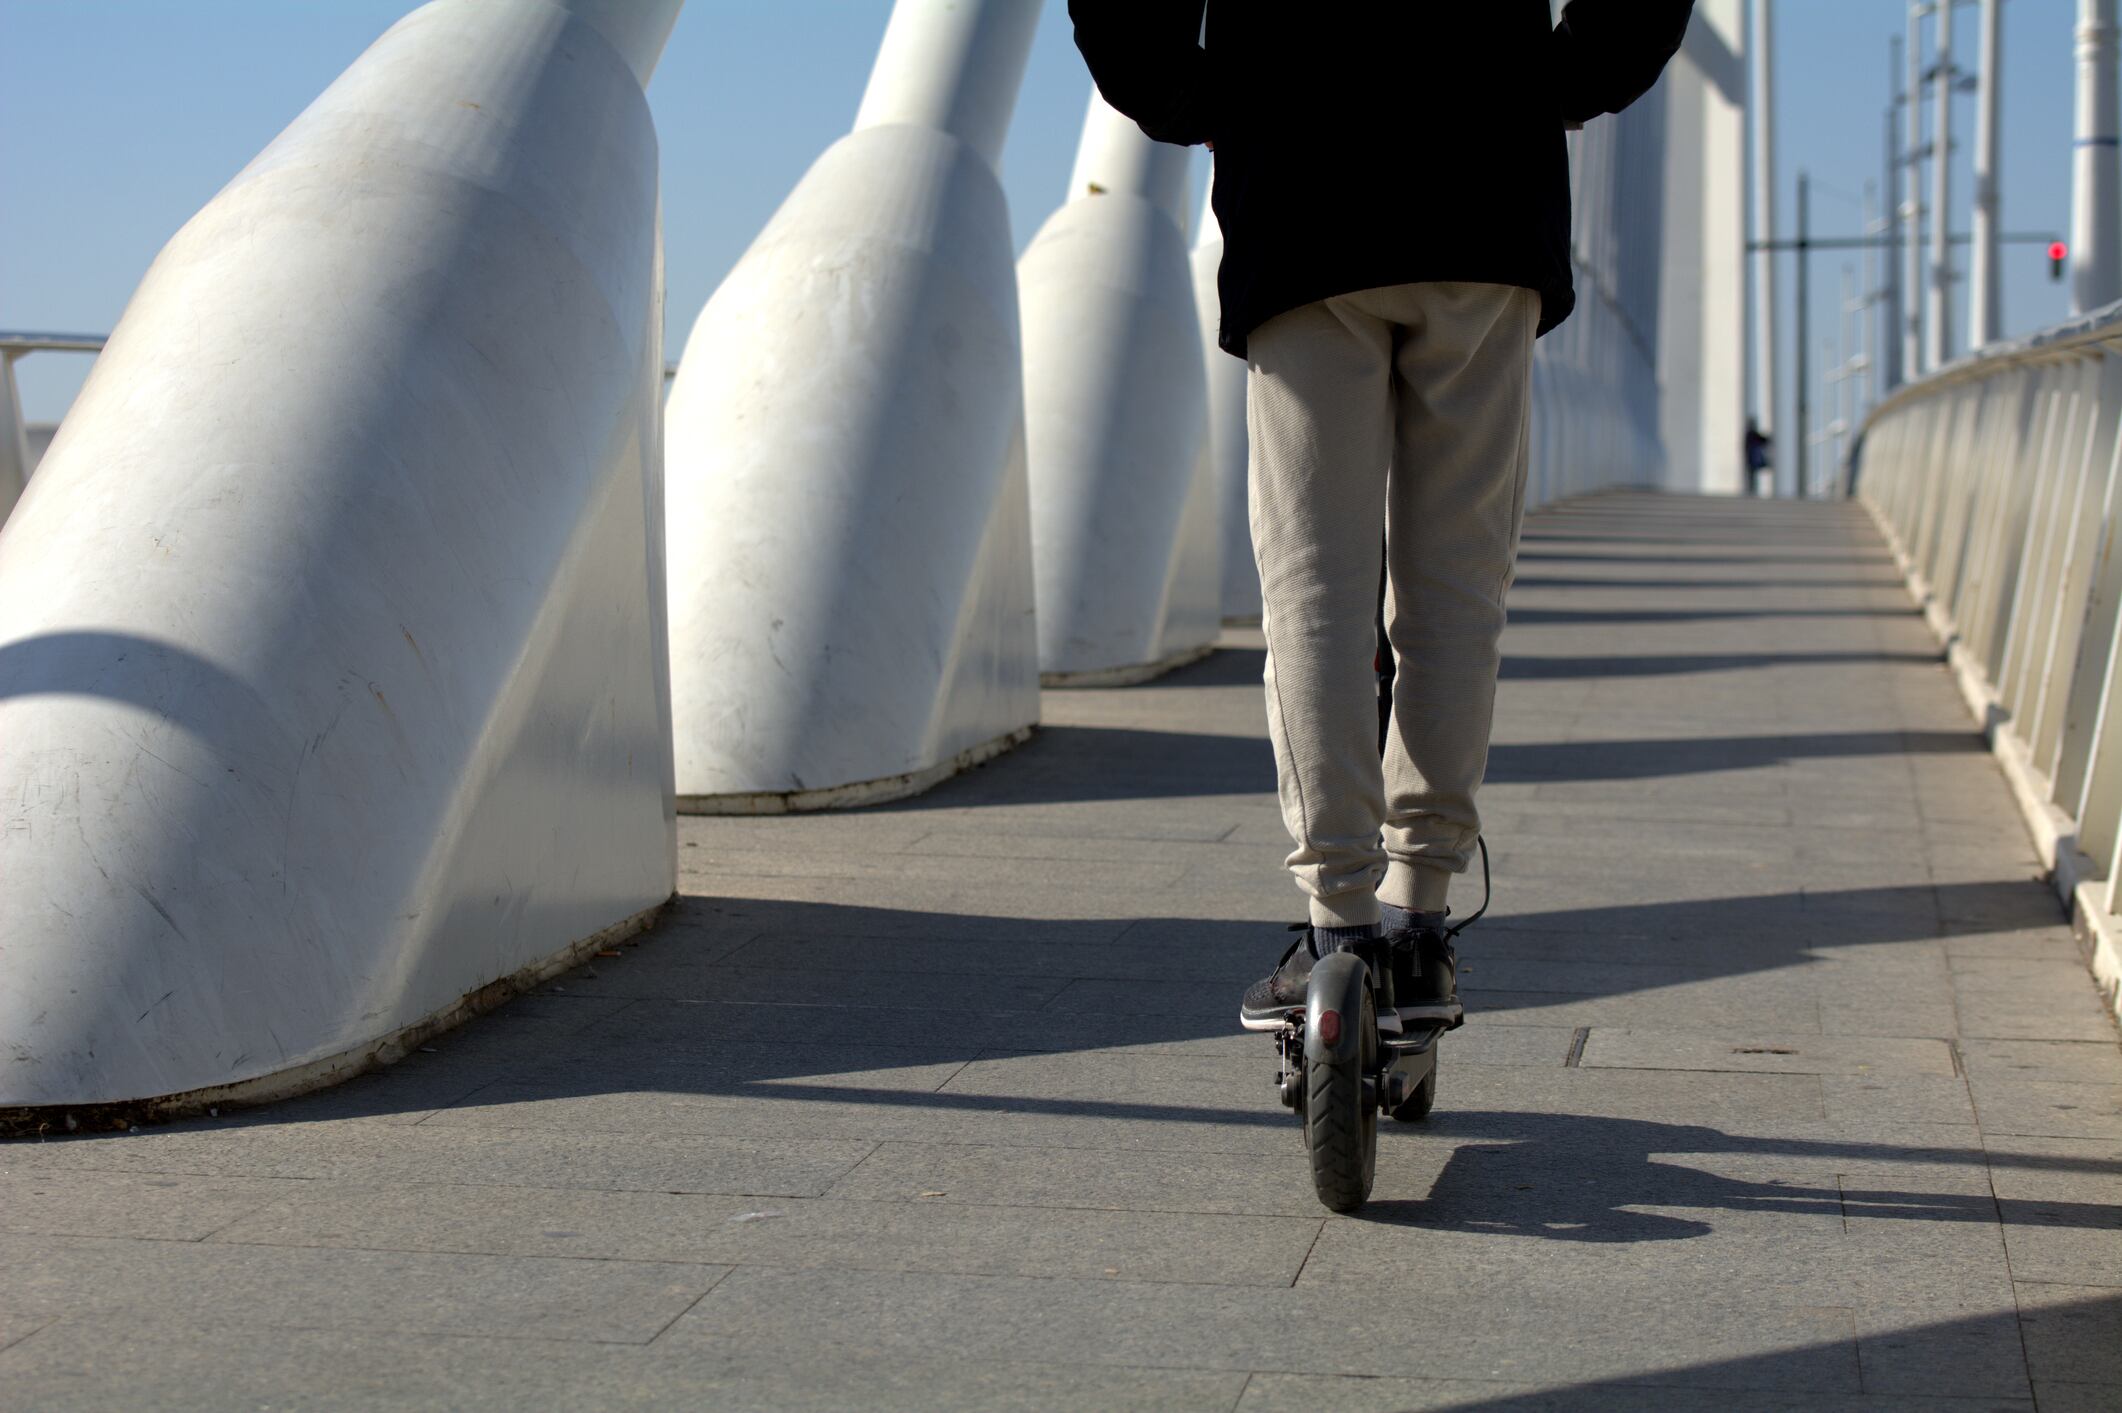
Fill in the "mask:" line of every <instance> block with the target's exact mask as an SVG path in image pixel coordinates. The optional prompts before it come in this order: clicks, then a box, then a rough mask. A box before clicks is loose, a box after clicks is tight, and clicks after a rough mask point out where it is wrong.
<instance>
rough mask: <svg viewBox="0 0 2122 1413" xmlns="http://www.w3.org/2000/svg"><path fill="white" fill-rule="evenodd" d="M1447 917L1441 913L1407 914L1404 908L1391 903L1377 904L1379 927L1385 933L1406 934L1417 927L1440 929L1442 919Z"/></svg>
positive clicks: (1442, 924) (1442, 922)
mask: <svg viewBox="0 0 2122 1413" xmlns="http://www.w3.org/2000/svg"><path fill="white" fill-rule="evenodd" d="M1449 915H1450V914H1448V913H1446V912H1443V911H1439V912H1434V913H1417V912H1409V911H1408V910H1407V909H1406V908H1396V907H1394V906H1393V905H1392V904H1391V903H1380V904H1378V918H1379V926H1381V927H1382V928H1384V930H1385V931H1387V932H1407V931H1410V930H1412V929H1414V928H1417V927H1442V926H1444V919H1445V918H1446V917H1448V916H1449Z"/></svg>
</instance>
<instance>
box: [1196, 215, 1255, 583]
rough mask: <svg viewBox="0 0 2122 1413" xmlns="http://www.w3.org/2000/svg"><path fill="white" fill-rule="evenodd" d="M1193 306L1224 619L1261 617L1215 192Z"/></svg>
mask: <svg viewBox="0 0 2122 1413" xmlns="http://www.w3.org/2000/svg"><path fill="white" fill-rule="evenodd" d="M1193 262H1194V306H1195V309H1196V311H1197V312H1198V313H1199V314H1200V316H1201V352H1202V356H1203V357H1204V358H1205V359H1206V360H1207V364H1208V465H1209V477H1210V480H1211V481H1212V483H1213V484H1214V486H1215V488H1216V519H1217V525H1218V535H1217V538H1218V540H1219V542H1220V543H1221V546H1222V550H1221V553H1222V557H1223V589H1222V611H1223V621H1224V622H1226V623H1257V622H1259V621H1260V569H1259V566H1258V565H1257V564H1255V563H1254V562H1253V533H1252V524H1251V521H1250V520H1249V519H1248V518H1247V515H1246V492H1245V486H1246V481H1245V473H1246V458H1247V455H1248V452H1249V448H1250V442H1249V441H1248V439H1247V435H1246V430H1245V378H1246V367H1245V364H1244V363H1243V362H1242V361H1241V360H1239V359H1236V358H1233V357H1231V356H1230V355H1229V354H1227V353H1225V352H1224V351H1223V350H1222V349H1221V348H1219V347H1217V345H1216V338H1217V333H1218V329H1219V327H1220V325H1221V324H1222V322H1223V301H1222V299H1221V297H1220V296H1219V295H1218V294H1217V293H1216V271H1217V270H1218V269H1220V268H1221V267H1222V264H1223V229H1222V227H1220V226H1218V225H1217V224H1216V211H1215V205H1214V192H1213V191H1211V193H1210V196H1209V198H1208V199H1207V200H1205V201H1203V202H1202V204H1201V228H1200V230H1199V231H1198V232H1197V233H1196V235H1195V238H1194V254H1193Z"/></svg>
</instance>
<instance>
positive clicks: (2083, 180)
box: [2070, 0, 2122, 314]
mask: <svg viewBox="0 0 2122 1413" xmlns="http://www.w3.org/2000/svg"><path fill="white" fill-rule="evenodd" d="M2077 40H2078V106H2077V147H2076V161H2075V163H2074V164H2073V167H2072V172H2071V208H2070V209H2071V219H2070V260H2071V282H2070V303H2071V312H2072V313H2074V314H2087V313H2090V312H2092V311H2093V310H2095V309H2102V308H2105V307H2106V306H2107V305H2109V304H2112V303H2114V302H2115V301H2116V300H2117V299H2122V168H2118V165H2117V164H2118V161H2122V153H2118V151H2117V146H2118V143H2122V113H2118V111H2117V107H2118V105H2117V99H2116V78H2115V43H2116V41H2115V0H2078V33H2077Z"/></svg>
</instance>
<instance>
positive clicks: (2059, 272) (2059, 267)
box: [2048, 240, 2070, 281]
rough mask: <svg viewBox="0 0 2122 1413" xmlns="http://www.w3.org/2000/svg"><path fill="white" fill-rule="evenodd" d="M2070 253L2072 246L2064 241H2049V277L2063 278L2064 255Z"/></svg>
mask: <svg viewBox="0 0 2122 1413" xmlns="http://www.w3.org/2000/svg"><path fill="white" fill-rule="evenodd" d="M2069 254H2070V247H2069V246H2067V245H2065V244H2064V243H2063V242H2062V241H2060V240H2052V241H2050V242H2049V243H2048V277H2049V278H2050V279H2051V280H2056V281H2061V280H2062V278H2063V260H2064V257H2066V256H2068V255H2069Z"/></svg>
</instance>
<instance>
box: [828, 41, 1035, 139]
mask: <svg viewBox="0 0 2122 1413" xmlns="http://www.w3.org/2000/svg"><path fill="white" fill-rule="evenodd" d="M1038 22H1039V3H1038V0H1031V3H1029V4H1025V3H1019V4H1014V5H1011V4H951V3H943V4H904V3H902V4H898V5H895V6H893V7H892V13H891V19H890V21H889V22H888V23H887V24H886V25H885V27H884V41H883V43H882V44H881V45H879V46H878V49H877V62H876V63H875V65H873V66H872V68H871V71H870V77H869V86H868V87H867V88H866V89H865V90H863V94H862V106H861V107H860V108H859V109H857V110H856V113H855V131H856V132H861V131H862V130H863V129H865V128H876V127H886V126H890V125H893V124H908V125H911V126H913V127H921V128H933V129H934V130H936V131H937V132H945V133H949V134H950V135H951V136H952V137H955V138H957V139H958V140H959V141H960V142H963V143H964V144H966V146H968V147H970V148H972V150H973V151H975V152H977V153H979V154H980V156H981V158H982V159H984V160H985V161H986V163H987V165H988V166H990V167H1000V165H1001V163H1002V144H1003V140H1004V139H1005V138H1007V137H1008V135H1009V121H1010V116H1011V115H1012V114H1013V113H1015V112H1016V109H1017V90H1018V88H1019V87H1020V86H1021V85H1022V83H1023V78H1024V59H1023V58H1022V57H1013V56H1019V55H1022V54H1029V52H1030V49H1029V46H1030V43H1031V36H1032V33H1033V31H1034V30H1035V29H1036V28H1037V25H1038Z"/></svg>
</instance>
